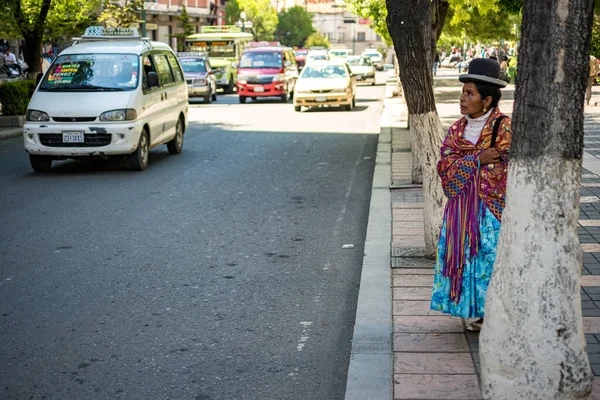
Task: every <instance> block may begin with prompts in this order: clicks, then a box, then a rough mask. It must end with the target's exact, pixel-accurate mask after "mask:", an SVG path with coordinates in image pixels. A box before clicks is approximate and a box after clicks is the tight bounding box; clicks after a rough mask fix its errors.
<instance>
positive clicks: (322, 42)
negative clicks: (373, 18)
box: [304, 32, 331, 48]
mask: <svg viewBox="0 0 600 400" xmlns="http://www.w3.org/2000/svg"><path fill="white" fill-rule="evenodd" d="M304 46H305V47H307V48H310V47H313V46H325V47H326V48H329V47H331V43H329V39H327V36H325V35H323V34H322V33H321V32H315V33H313V34H312V35H310V36H309V37H308V38H307V39H306V42H304Z"/></svg>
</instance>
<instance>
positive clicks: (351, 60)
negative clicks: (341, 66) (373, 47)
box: [346, 56, 375, 85]
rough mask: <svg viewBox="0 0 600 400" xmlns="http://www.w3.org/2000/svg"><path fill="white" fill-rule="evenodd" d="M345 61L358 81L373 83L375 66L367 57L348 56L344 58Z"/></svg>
mask: <svg viewBox="0 0 600 400" xmlns="http://www.w3.org/2000/svg"><path fill="white" fill-rule="evenodd" d="M346 62H347V63H348V65H349V66H350V71H352V74H353V75H354V76H356V80H357V81H358V82H366V83H370V84H371V85H375V67H374V66H373V63H372V62H371V59H370V58H369V57H363V56H350V57H348V58H347V59H346Z"/></svg>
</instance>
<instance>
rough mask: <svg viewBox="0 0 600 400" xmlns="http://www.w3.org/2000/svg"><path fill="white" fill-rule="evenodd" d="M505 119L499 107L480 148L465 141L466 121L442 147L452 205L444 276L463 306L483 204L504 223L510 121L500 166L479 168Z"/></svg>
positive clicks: (499, 142) (501, 136) (501, 139)
mask: <svg viewBox="0 0 600 400" xmlns="http://www.w3.org/2000/svg"><path fill="white" fill-rule="evenodd" d="M501 115H503V114H502V113H501V112H500V109H499V108H498V107H496V108H495V109H494V111H493V112H492V113H491V115H490V116H489V118H488V120H487V122H486V124H485V126H484V127H483V131H482V132H481V136H480V137H479V141H478V142H477V143H476V144H473V143H471V142H469V141H468V140H467V139H465V138H464V136H463V135H464V130H465V126H466V125H467V119H466V118H464V117H463V118H461V119H460V120H458V121H456V122H455V123H454V124H453V125H452V126H451V127H450V129H449V130H448V134H447V135H446V138H445V139H444V142H443V144H442V148H441V156H442V158H441V160H440V162H439V163H438V166H437V169H438V174H439V175H440V178H441V179H442V186H443V188H444V194H445V195H446V197H448V203H447V204H446V209H445V210H444V221H445V222H446V232H447V234H446V243H445V246H446V260H444V261H445V262H444V271H443V274H444V276H446V277H450V280H451V289H450V298H451V299H452V300H454V301H455V302H457V303H458V302H459V300H460V294H461V289H462V272H463V266H464V264H465V262H466V261H467V257H474V256H476V255H477V252H478V248H479V201H480V200H481V201H483V202H484V203H485V205H486V206H487V207H488V208H489V210H490V211H491V212H492V213H493V214H494V216H495V217H496V218H497V219H498V220H499V221H501V217H502V211H503V210H504V204H505V203H504V198H505V194H506V177H507V167H508V150H509V147H510V142H511V138H512V132H511V120H510V118H504V119H503V120H502V121H501V122H500V128H499V129H498V136H497V138H496V146H495V147H496V149H497V150H498V151H499V152H500V154H501V156H502V160H501V162H500V163H496V164H490V165H483V166H480V165H479V155H480V154H481V152H482V151H483V150H485V149H487V148H489V147H490V143H491V139H492V130H493V127H494V123H495V122H496V119H497V118H498V117H499V116H501Z"/></svg>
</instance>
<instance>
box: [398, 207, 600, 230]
mask: <svg viewBox="0 0 600 400" xmlns="http://www.w3.org/2000/svg"><path fill="white" fill-rule="evenodd" d="M392 208H420V209H422V208H423V203H417V202H415V203H407V202H393V203H392ZM598 226H600V225H598Z"/></svg>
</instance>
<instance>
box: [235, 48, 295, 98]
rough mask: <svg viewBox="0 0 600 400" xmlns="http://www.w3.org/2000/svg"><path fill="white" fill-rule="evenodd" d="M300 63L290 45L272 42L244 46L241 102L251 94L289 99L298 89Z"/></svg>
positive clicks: (239, 89) (240, 68)
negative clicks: (269, 43) (247, 47)
mask: <svg viewBox="0 0 600 400" xmlns="http://www.w3.org/2000/svg"><path fill="white" fill-rule="evenodd" d="M297 78H298V66H297V65H296V60H295V58H294V53H293V51H292V49H291V48H289V47H282V46H268V47H257V48H251V49H248V50H244V52H243V53H242V57H241V58H240V63H239V65H238V76H237V93H238V96H239V99H240V103H245V102H246V100H247V99H248V98H249V97H250V98H251V99H252V100H256V99H257V98H258V97H279V98H280V99H281V102H283V103H285V102H287V100H288V97H291V95H292V94H293V92H294V88H295V86H296V79H297Z"/></svg>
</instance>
